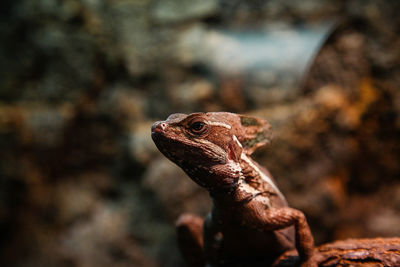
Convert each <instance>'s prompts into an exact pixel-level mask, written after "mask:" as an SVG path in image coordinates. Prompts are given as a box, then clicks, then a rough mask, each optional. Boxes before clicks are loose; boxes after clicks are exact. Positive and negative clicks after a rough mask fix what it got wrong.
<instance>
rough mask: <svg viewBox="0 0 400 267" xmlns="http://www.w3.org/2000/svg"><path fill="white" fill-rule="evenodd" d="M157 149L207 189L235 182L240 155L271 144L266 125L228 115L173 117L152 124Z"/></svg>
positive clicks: (269, 130) (242, 117) (207, 114)
mask: <svg viewBox="0 0 400 267" xmlns="http://www.w3.org/2000/svg"><path fill="white" fill-rule="evenodd" d="M152 138H153V141H154V143H155V144H156V146H157V148H158V149H159V150H160V151H161V152H162V153H163V154H164V155H165V156H166V157H167V158H169V159H170V160H171V161H173V162H174V163H176V164H177V165H178V166H180V167H181V168H182V169H183V170H184V171H185V172H186V173H187V174H188V175H189V176H190V177H191V178H192V179H193V180H194V181H195V182H197V183H198V184H199V185H201V186H203V187H206V188H208V189H211V190H212V189H216V188H225V187H228V188H231V187H234V186H235V185H236V183H237V180H238V177H239V176H240V172H241V168H240V164H239V161H240V159H241V155H242V153H244V154H246V155H250V154H252V153H253V152H254V151H255V150H256V149H257V148H258V147H260V146H262V145H265V144H267V143H269V142H270V140H271V138H272V132H271V127H270V125H269V123H268V122H266V121H264V120H261V119H258V118H254V117H250V116H245V115H238V114H234V113H228V112H209V113H192V114H189V115H186V114H172V115H170V116H169V117H168V118H167V119H166V120H165V121H158V122H155V123H154V124H153V126H152Z"/></svg>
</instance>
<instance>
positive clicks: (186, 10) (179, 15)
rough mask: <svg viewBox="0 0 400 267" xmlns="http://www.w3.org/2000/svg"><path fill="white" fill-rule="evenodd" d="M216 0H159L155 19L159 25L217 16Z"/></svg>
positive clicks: (154, 12) (155, 10)
mask: <svg viewBox="0 0 400 267" xmlns="http://www.w3.org/2000/svg"><path fill="white" fill-rule="evenodd" d="M217 11H218V1H216V0H186V1H180V0H159V1H157V3H156V5H155V7H154V9H153V13H152V16H153V19H154V20H155V21H157V22H158V23H177V22H182V21H184V20H189V19H190V20H195V19H200V18H204V17H208V16H211V15H214V14H216V13H217Z"/></svg>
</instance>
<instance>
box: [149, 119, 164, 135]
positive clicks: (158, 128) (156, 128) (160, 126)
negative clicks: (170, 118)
mask: <svg viewBox="0 0 400 267" xmlns="http://www.w3.org/2000/svg"><path fill="white" fill-rule="evenodd" d="M166 126H167V124H166V123H165V122H160V121H157V122H155V123H154V124H153V125H152V126H151V132H152V133H159V132H162V131H164V130H165V128H166Z"/></svg>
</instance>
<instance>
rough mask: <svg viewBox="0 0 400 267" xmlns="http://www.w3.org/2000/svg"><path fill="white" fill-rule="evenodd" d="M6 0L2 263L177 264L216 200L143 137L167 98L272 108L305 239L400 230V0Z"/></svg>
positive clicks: (1, 45)
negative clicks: (187, 226) (187, 225)
mask: <svg viewBox="0 0 400 267" xmlns="http://www.w3.org/2000/svg"><path fill="white" fill-rule="evenodd" d="M1 5H2V8H1V9H0V37H1V42H0V74H1V76H0V77H1V79H0V179H1V180H0V231H1V235H0V246H1V248H0V253H1V254H0V265H1V266H99V267H101V266H150V267H151V266H168V267H172V266H183V263H182V260H181V258H180V255H179V252H178V250H177V247H176V241H175V232H174V221H175V220H176V218H177V217H178V216H179V214H181V213H182V212H185V211H190V212H193V213H197V214H200V215H204V214H206V213H207V211H208V209H209V206H210V200H209V197H208V195H207V193H206V192H205V191H204V190H203V189H201V188H199V187H198V186H197V185H195V184H194V183H193V182H192V181H190V180H189V179H188V178H187V177H186V176H185V175H184V173H183V172H182V171H181V170H179V169H178V168H177V167H176V166H174V165H173V164H172V163H170V162H168V161H167V160H166V159H165V158H164V157H163V156H162V155H161V154H160V153H159V152H158V151H157V150H156V148H155V146H154V145H153V143H152V141H151V138H150V126H151V124H152V123H153V122H154V121H156V120H160V119H165V118H166V116H167V115H169V114H170V113H175V112H194V111H232V112H240V113H249V114H253V115H257V116H259V117H262V118H266V119H268V120H269V121H270V122H271V124H272V125H273V127H274V129H275V139H274V142H273V143H272V144H271V145H270V146H269V147H268V148H265V149H261V150H260V151H258V152H257V153H256V155H255V158H257V160H258V162H260V163H261V164H262V165H264V166H267V167H268V168H269V170H270V171H271V172H272V174H273V175H274V177H275V178H276V180H277V182H278V184H279V186H280V188H281V189H282V191H283V192H284V194H285V195H287V199H288V201H289V203H290V204H291V205H292V206H293V207H296V208H299V209H301V210H303V211H304V212H305V213H306V215H307V217H308V220H309V222H310V225H311V228H312V231H313V233H314V235H315V238H316V241H317V243H319V244H321V243H323V242H327V241H332V240H335V239H342V238H347V237H374V236H400V180H399V178H400V164H399V162H400V140H399V136H400V89H399V85H400V64H399V63H400V16H399V15H398V10H400V2H398V1H379V0H375V1H374V0H351V1H346V0H337V1H333V0H302V1H297V0H296V1H289V0H266V1H260V0H251V1H239V0H185V1H183V0H182V1H179V0H35V1H32V0H3V1H2V4H1Z"/></svg>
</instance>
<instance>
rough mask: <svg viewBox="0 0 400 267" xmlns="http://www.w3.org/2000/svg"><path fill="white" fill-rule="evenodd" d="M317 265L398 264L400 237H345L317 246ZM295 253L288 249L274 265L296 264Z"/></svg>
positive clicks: (279, 266) (378, 266)
mask: <svg viewBox="0 0 400 267" xmlns="http://www.w3.org/2000/svg"><path fill="white" fill-rule="evenodd" d="M317 249H318V251H319V253H320V255H319V257H318V265H319V266H321V267H328V266H360V267H362V266H369V267H371V266H376V267H383V266H387V267H391V266H393V267H394V266H399V265H400V239H399V238H376V239H347V240H341V241H336V242H334V243H329V244H324V245H322V246H319V247H318V248H317ZM298 262H299V259H298V256H297V253H296V252H295V251H290V252H287V253H285V254H284V255H282V256H281V257H280V258H279V259H278V260H277V261H276V262H275V263H274V267H284V266H287V267H289V266H296V265H297V264H298Z"/></svg>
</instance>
